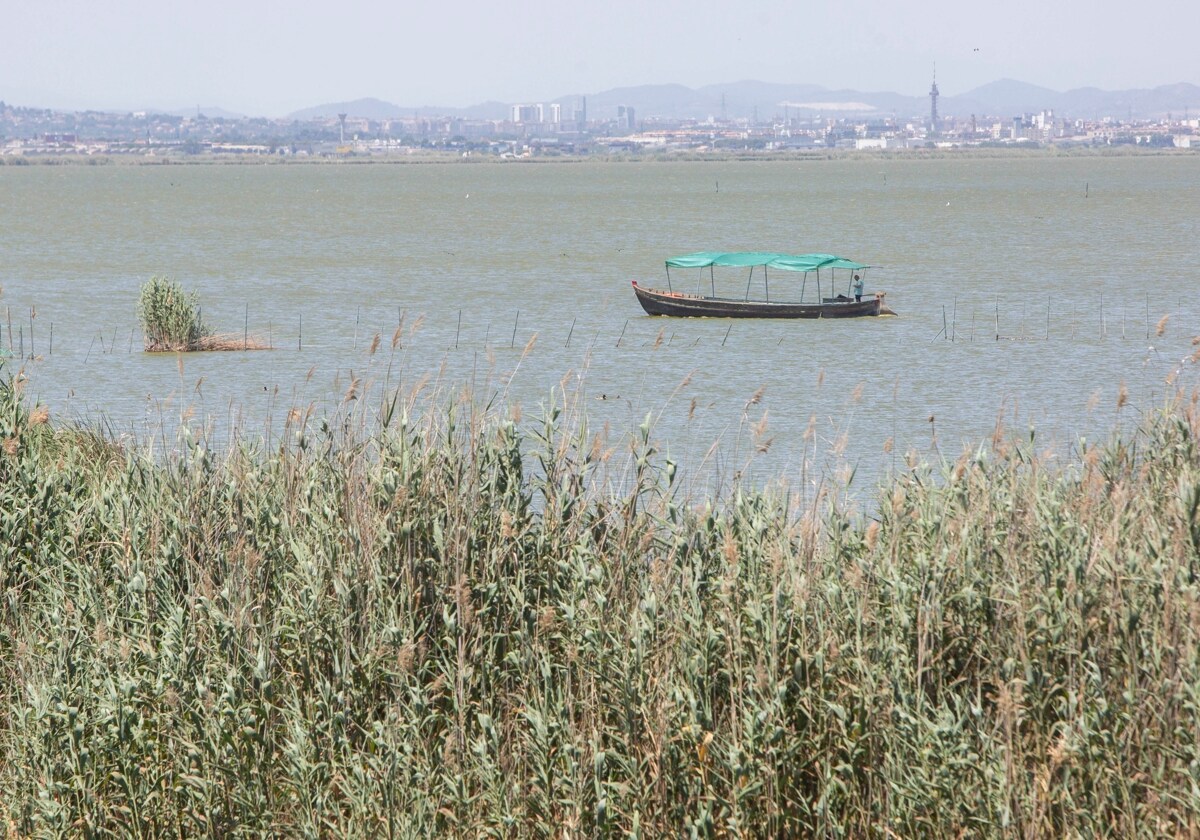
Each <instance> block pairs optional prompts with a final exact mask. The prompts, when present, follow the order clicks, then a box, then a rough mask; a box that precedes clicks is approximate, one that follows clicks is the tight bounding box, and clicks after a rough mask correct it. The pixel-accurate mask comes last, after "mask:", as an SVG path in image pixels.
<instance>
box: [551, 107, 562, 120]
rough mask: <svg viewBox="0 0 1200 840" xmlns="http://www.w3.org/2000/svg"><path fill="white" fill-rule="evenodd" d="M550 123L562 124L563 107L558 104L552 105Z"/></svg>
mask: <svg viewBox="0 0 1200 840" xmlns="http://www.w3.org/2000/svg"><path fill="white" fill-rule="evenodd" d="M550 122H552V123H554V124H555V125H559V124H561V123H562V105H560V104H558V103H557V102H551V103H550Z"/></svg>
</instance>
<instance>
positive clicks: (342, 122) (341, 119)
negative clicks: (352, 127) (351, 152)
mask: <svg viewBox="0 0 1200 840" xmlns="http://www.w3.org/2000/svg"><path fill="white" fill-rule="evenodd" d="M338 124H339V125H338V137H339V139H340V142H341V145H343V146H345V145H346V115H345V114H338Z"/></svg>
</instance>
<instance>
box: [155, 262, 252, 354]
mask: <svg viewBox="0 0 1200 840" xmlns="http://www.w3.org/2000/svg"><path fill="white" fill-rule="evenodd" d="M137 314H138V320H139V321H140V322H141V324H142V339H143V343H144V345H145V348H146V352H147V353H193V352H201V351H208V350H266V349H267V347H268V346H267V345H266V344H263V343H262V341H260V340H259V339H258V338H255V337H251V336H250V335H249V334H243V335H240V336H239V335H234V334H231V333H230V334H218V333H216V332H215V331H214V330H213V328H212V327H211V326H209V325H208V324H206V323H204V320H203V319H202V318H201V314H200V299H199V296H198V295H197V294H196V293H195V292H185V291H184V290H183V286H181V285H180V284H179V283H177V282H176V281H174V280H172V279H171V278H170V277H162V276H158V275H156V276H154V277H151V278H150V279H149V280H148V281H147V282H146V283H145V284H143V286H142V291H141V294H140V295H139V296H138V302H137Z"/></svg>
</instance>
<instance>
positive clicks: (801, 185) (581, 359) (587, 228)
mask: <svg viewBox="0 0 1200 840" xmlns="http://www.w3.org/2000/svg"><path fill="white" fill-rule="evenodd" d="M1198 225H1200V156H1196V155H1192V156H1164V157H1100V156H1096V157H1065V158H1058V157H1051V156H1045V157H1041V156H1038V157H1015V156H1014V157H1011V158H996V159H930V160H924V159H854V160H832V161H770V162H719V163H718V162H711V163H706V162H669V163H650V162H643V163H615V162H613V163H603V162H591V163H570V164H568V163H561V164H545V165H527V164H469V163H462V164H421V165H387V164H371V165H336V164H329V165H246V166H234V165H217V166H169V165H164V166H103V167H89V166H61V167H59V166H29V167H15V166H6V167H0V284H2V286H3V296H2V297H0V316H2V317H3V318H4V320H3V322H2V323H0V326H2V327H3V336H2V337H0V342H2V343H3V345H4V346H5V347H7V346H9V342H10V341H11V342H12V345H13V349H14V350H16V351H19V350H20V343H21V341H22V340H23V341H24V344H25V352H26V355H29V354H30V352H31V350H32V353H33V354H34V355H35V356H36V358H34V359H33V360H27V361H25V363H24V366H25V373H26V375H27V376H28V377H29V388H30V392H31V393H32V394H33V395H35V396H36V397H37V398H39V399H40V400H42V401H44V402H46V403H47V404H48V405H49V406H50V408H51V410H52V412H53V413H54V415H55V416H57V417H58V418H59V419H67V420H84V421H88V422H95V421H97V420H98V419H100V418H105V419H106V420H107V422H108V423H110V424H111V426H112V428H113V429H115V430H116V431H117V432H126V431H127V432H129V433H132V434H134V435H136V436H138V437H140V438H143V439H144V438H145V437H146V436H147V435H148V434H150V433H154V432H157V433H158V434H159V435H160V437H161V438H163V439H169V438H170V437H171V434H170V433H171V431H172V429H173V428H174V426H175V425H177V424H178V422H179V417H180V414H181V412H182V411H185V410H190V411H191V413H192V418H193V419H192V421H191V422H192V423H193V424H199V425H201V426H204V427H206V428H208V429H209V434H210V436H211V437H212V439H213V440H215V441H222V440H227V439H228V435H229V433H230V429H232V428H238V429H241V430H242V432H243V433H245V432H247V431H248V432H250V433H253V434H261V433H262V432H263V430H265V429H268V428H270V429H272V434H274V433H276V431H277V428H278V424H279V420H280V419H281V417H282V416H283V415H284V414H286V409H287V407H289V406H291V405H297V406H301V407H303V406H307V405H310V404H313V405H315V408H316V411H317V413H318V414H322V413H329V412H332V411H334V410H336V408H337V405H338V403H339V402H340V400H341V398H342V395H343V393H344V391H345V390H346V388H347V387H348V384H349V382H350V381H351V379H352V378H359V379H360V380H362V382H363V383H364V384H366V383H373V384H374V390H373V391H372V393H375V394H378V392H379V389H380V387H381V386H382V385H383V384H384V383H385V381H386V382H388V383H391V384H395V383H396V382H398V381H399V382H402V383H405V384H412V383H414V382H416V381H418V380H419V379H420V378H421V377H422V376H424V375H427V374H428V375H430V376H432V377H434V378H435V380H436V382H437V383H439V385H440V387H441V388H442V389H443V390H444V391H454V390H456V389H458V388H460V387H461V386H463V385H464V384H471V383H474V388H475V391H476V393H477V394H481V395H484V396H487V395H491V394H505V395H506V396H507V397H509V398H511V399H513V400H515V401H517V402H519V403H520V404H521V405H522V406H523V407H524V416H525V418H526V420H529V419H530V418H531V417H533V416H535V415H536V414H537V410H538V406H539V404H540V403H543V402H545V401H546V400H547V399H549V397H550V395H551V393H552V391H553V390H554V389H555V388H556V387H558V385H559V383H560V381H561V380H563V378H564V376H568V375H569V374H570V375H573V377H574V378H573V379H571V380H569V381H571V382H573V383H574V384H573V385H572V387H573V388H574V387H575V386H576V385H579V384H580V382H581V387H582V392H581V393H582V395H583V405H584V406H585V407H586V410H587V414H588V417H589V418H590V422H591V425H592V426H593V427H596V428H599V427H601V426H602V425H603V424H608V425H609V427H610V429H611V433H612V435H613V436H614V437H619V436H620V435H623V434H625V433H627V432H629V431H630V430H632V429H634V428H636V427H637V425H639V424H640V423H641V421H642V420H643V419H644V417H645V415H646V414H647V413H648V412H653V413H654V415H655V417H656V427H655V428H656V432H655V437H656V439H657V441H658V443H659V446H660V448H661V449H662V450H664V451H667V452H669V453H670V455H671V457H672V458H674V459H676V460H678V461H680V462H681V463H682V464H683V465H684V466H685V468H687V469H689V470H690V471H691V473H692V474H693V475H694V476H699V477H702V478H703V479H704V480H705V481H707V480H709V478H711V477H713V476H716V477H722V476H723V477H728V475H730V474H731V473H732V472H733V471H734V470H739V469H746V470H749V472H750V474H751V475H752V476H755V477H757V478H759V479H762V480H765V479H766V478H768V477H770V476H775V475H780V476H783V477H786V478H789V479H792V480H796V479H799V478H800V477H801V474H802V472H803V471H804V470H808V471H809V472H808V473H805V474H804V475H805V480H811V476H812V475H814V474H818V473H821V474H826V473H828V472H829V471H830V470H837V469H840V468H844V467H846V466H849V467H853V468H856V469H857V470H858V478H857V479H856V484H857V485H858V486H860V487H861V486H864V485H865V486H867V487H869V486H870V484H871V483H872V481H873V479H874V478H875V477H877V476H878V475H880V474H882V473H884V472H886V471H887V470H888V469H890V468H892V467H893V466H895V465H896V464H897V460H896V459H897V457H898V456H899V455H900V454H901V453H904V452H905V451H907V450H913V451H915V452H916V453H917V454H918V455H919V456H920V457H923V458H926V459H930V460H936V459H937V458H938V457H939V456H940V455H945V456H948V457H951V458H952V457H955V456H957V455H958V454H959V453H960V452H961V450H962V447H963V445H964V443H966V444H971V443H978V442H979V441H981V440H983V439H986V438H988V437H989V436H990V435H991V433H992V430H993V428H994V427H995V424H996V421H997V418H998V417H1003V418H1004V420H1005V423H1006V425H1007V426H1009V427H1013V428H1016V429H1019V430H1027V429H1028V428H1030V427H1034V428H1036V429H1037V433H1038V436H1039V438H1040V439H1043V440H1045V441H1046V442H1047V445H1053V446H1055V448H1056V449H1058V451H1060V452H1062V453H1064V454H1066V453H1068V452H1069V451H1070V449H1071V447H1072V444H1073V442H1074V441H1076V440H1077V439H1078V437H1079V436H1082V435H1087V436H1089V437H1093V438H1094V437H1095V436H1098V435H1105V434H1107V433H1108V432H1109V431H1110V430H1111V429H1113V427H1114V425H1115V424H1116V423H1118V422H1119V421H1122V420H1123V421H1124V422H1131V421H1132V420H1133V419H1134V418H1135V416H1136V413H1137V412H1138V411H1140V410H1145V409H1148V408H1152V407H1154V406H1155V405H1158V404H1161V403H1162V401H1163V399H1164V395H1165V394H1166V393H1167V392H1168V388H1167V386H1166V384H1165V382H1166V379H1167V377H1168V376H1169V375H1171V374H1172V372H1175V371H1178V370H1180V369H1181V368H1182V370H1181V371H1180V373H1179V381H1180V382H1181V383H1182V384H1183V385H1184V386H1185V387H1189V388H1190V387H1192V386H1194V385H1196V384H1197V378H1198V376H1200V374H1198V373H1197V371H1195V370H1193V366H1192V365H1191V364H1190V363H1187V364H1182V363H1181V360H1182V359H1184V358H1185V357H1187V356H1189V355H1190V354H1191V353H1192V351H1193V349H1194V348H1193V347H1192V344H1191V341H1192V338H1193V336H1194V335H1196V334H1200V299H1198V296H1197V288H1198V287H1200V283H1198V282H1197V281H1198V279H1200V278H1198V274H1200V269H1198V266H1200V244H1198V243H1200V238H1198V236H1197V233H1198V229H1197V228H1198ZM698 250H772V251H784V252H807V251H822V252H831V253H835V254H839V255H842V256H845V257H849V258H852V259H855V260H858V261H861V262H866V263H870V264H872V265H873V266H877V267H876V268H873V269H871V270H870V271H869V272H867V274H866V281H867V293H868V294H869V293H872V292H875V291H879V290H886V291H887V301H888V304H889V305H890V306H891V307H892V308H893V309H895V310H896V311H897V312H898V313H899V316H898V317H895V318H879V319H854V320H847V321H836V320H835V321H759V322H751V321H725V320H679V319H661V318H659V319H656V318H650V317H647V316H645V315H644V314H643V313H642V311H641V309H640V308H639V307H638V305H637V303H636V302H635V300H634V297H633V294H632V292H631V290H630V286H629V281H630V280H631V279H634V278H637V279H639V280H641V281H642V282H646V283H652V284H654V285H663V284H665V274H664V271H663V261H664V259H665V258H666V257H669V256H673V255H677V254H682V253H687V252H690V251H698ZM726 271H727V272H730V273H726V274H722V273H720V272H718V275H717V280H718V283H722V282H724V284H725V288H727V289H728V290H729V291H730V293H732V294H741V293H744V291H745V283H746V276H745V274H744V273H742V271H741V270H732V269H728V270H726ZM154 274H166V275H170V276H172V277H174V278H176V279H177V280H179V281H181V282H182V283H183V284H184V285H185V287H187V288H189V289H194V290H195V291H197V292H198V293H199V296H200V300H201V305H202V307H203V314H204V318H205V320H206V321H208V322H209V323H211V324H212V325H214V326H215V327H216V328H217V329H218V330H219V331H221V332H225V333H231V334H235V335H237V336H241V335H242V334H243V331H244V330H245V329H247V328H248V330H249V332H250V333H251V334H252V335H255V336H258V337H260V338H261V339H262V340H264V341H269V342H270V343H272V344H273V346H274V347H275V350H274V351H273V352H249V353H243V352H233V353H211V354H195V355H189V356H186V357H185V358H184V359H183V362H182V373H181V368H180V365H179V363H178V360H177V359H176V358H175V357H173V356H164V355H150V354H145V353H142V352H140V344H141V337H140V334H139V333H138V332H137V331H136V315H135V303H136V299H137V295H138V290H139V287H140V285H141V284H142V283H143V282H144V281H145V280H146V279H147V278H149V277H150V276H151V275H154ZM671 280H672V283H673V284H674V285H675V288H677V289H680V288H682V289H685V290H688V289H694V287H695V285H696V284H698V283H699V282H700V276H699V272H696V271H692V272H683V271H680V272H672V275H671ZM847 281H848V278H841V282H847ZM703 282H704V284H705V285H707V283H708V279H707V275H705V277H704V280H703ZM756 282H757V281H756ZM788 282H789V278H788V277H786V276H785V275H784V274H783V273H782V272H777V273H773V274H772V276H771V292H772V295H773V296H775V295H778V296H780V297H783V296H785V295H787V296H793V295H794V291H793V290H791V289H789V288H788ZM810 282H811V279H810ZM808 294H809V295H812V294H813V289H812V288H811V286H810V287H809V288H808ZM31 308H33V309H36V315H35V316H34V318H33V319H32V323H31V319H30V310H31ZM1163 316H1169V317H1168V320H1167V322H1166V326H1165V332H1164V334H1163V335H1162V336H1158V335H1156V334H1155V332H1156V325H1157V324H1158V323H1159V321H1160V319H1162V318H1163ZM401 317H403V319H404V324H405V327H404V331H403V339H402V344H401V347H400V348H399V349H397V350H395V351H392V350H391V339H392V336H393V332H394V330H395V329H396V327H397V324H398V322H399V320H400V318H401ZM997 322H998V326H999V333H1000V335H1001V339H1000V340H996V333H997ZM944 325H945V328H944ZM51 331H53V345H52V346H51V343H50V340H51ZM31 333H32V337H31ZM376 333H379V334H381V336H382V349H380V350H379V351H378V352H377V353H376V354H375V355H374V356H371V355H370V354H369V346H370V344H371V340H372V337H373V336H374V335H375V334H376ZM947 333H949V335H950V338H952V339H953V340H947V337H946V336H947ZM535 336H536V341H535V342H534V344H533V346H532V348H531V349H529V350H528V352H527V353H525V354H522V351H523V349H524V348H526V346H527V345H528V344H529V342H530V340H531V339H532V338H534V337H535ZM131 351H132V352H131ZM12 368H13V363H12V362H10V363H8V366H7V368H6V371H7V372H11V370H12ZM689 376H690V379H688V377H689ZM685 379H686V380H687V383H686V385H682V387H681V384H682V383H684V382H685ZM1122 383H1124V385H1125V387H1126V388H1127V390H1128V394H1129V401H1130V404H1129V406H1127V407H1126V408H1125V409H1124V410H1123V412H1121V414H1120V416H1118V412H1117V408H1116V405H1117V394H1118V391H1119V389H1120V388H1121V385H1122ZM755 395H759V396H758V398H757V400H756V399H755ZM764 413H765V414H766V422H765V425H761V423H762V420H763V416H764ZM930 418H933V419H932V421H931V419H930ZM756 424H760V425H758V431H757V433H756V432H755V431H754V430H752V428H751V427H752V426H755V425H756ZM164 429H165V432H164ZM755 434H757V441H758V443H761V444H764V447H765V444H766V443H767V442H768V441H769V442H770V445H769V447H765V448H766V449H767V451H766V452H759V451H758V448H756V446H755V445H754V440H755ZM889 440H894V441H895V444H894V446H892V447H889V446H888V445H887V442H888V441H889ZM715 441H719V442H720V445H719V447H718V449H717V451H716V453H714V454H711V455H710V454H708V453H709V451H710V448H711V445H712V444H713V443H714V442H715Z"/></svg>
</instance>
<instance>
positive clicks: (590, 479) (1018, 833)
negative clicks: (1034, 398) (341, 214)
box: [0, 380, 1200, 837]
mask: <svg viewBox="0 0 1200 840" xmlns="http://www.w3.org/2000/svg"><path fill="white" fill-rule="evenodd" d="M505 412H507V409H503V408H501V409H493V410H491V411H485V410H482V409H480V408H479V407H478V406H476V405H475V404H473V403H472V402H471V401H470V400H469V399H464V400H446V401H444V402H443V403H442V404H440V405H432V406H426V407H425V408H424V409H423V410H421V409H419V407H418V406H417V404H416V401H415V398H411V399H410V398H404V399H397V400H396V401H394V402H393V403H391V404H390V408H389V410H388V411H386V412H384V414H383V416H382V417H381V418H380V419H379V420H378V422H377V424H375V425H374V426H372V427H370V430H369V433H368V432H365V431H362V430H361V428H360V427H356V426H355V425H354V424H351V423H346V422H340V421H339V420H338V419H331V420H329V421H313V420H312V419H310V418H308V417H306V416H304V415H296V416H294V417H293V418H292V420H291V422H290V425H289V430H288V432H289V435H288V440H289V443H288V444H287V445H286V446H282V447H280V448H278V449H274V450H271V451H265V450H263V449H262V448H255V447H253V446H249V445H242V446H239V447H237V448H235V449H233V450H232V451H230V452H228V453H224V454H221V455H216V454H214V453H212V452H210V451H208V450H206V449H205V448H204V446H203V445H201V444H200V443H198V442H196V441H192V440H189V439H188V438H186V437H185V438H184V440H183V445H182V449H181V452H180V453H179V454H178V455H176V456H174V457H168V458H165V459H162V458H159V459H151V458H149V457H147V456H146V454H145V453H143V452H140V451H138V450H137V449H136V447H126V448H122V447H120V446H117V445H115V444H114V443H113V442H112V441H110V440H108V439H105V438H104V437H103V436H101V435H99V434H97V433H94V432H90V431H87V430H79V429H71V428H65V427H58V426H56V425H55V424H52V423H50V422H48V418H47V416H46V412H45V410H44V408H41V407H38V406H35V405H29V404H28V403H27V402H26V401H25V400H24V399H23V398H22V397H21V395H20V394H19V387H17V386H16V385H15V384H14V383H13V382H12V381H11V380H9V381H7V382H5V383H4V384H3V385H2V386H0V441H2V443H3V449H2V450H0V667H2V668H3V669H4V673H3V677H2V678H0V819H3V820H4V823H5V824H6V825H7V827H8V830H9V831H10V833H13V834H16V835H35V836H60V835H70V836H86V837H96V836H101V835H105V836H107V835H114V834H115V835H130V834H136V835H139V836H142V835H144V836H167V835H170V836H222V837H229V836H246V837H263V836H279V835H285V836H301V837H334V836H336V837H366V836H371V837H376V836H385V837H418V836H422V837H423V836H428V835H431V834H433V835H442V836H470V837H482V836H497V837H541V836H545V837H550V836H554V837H584V836H588V837H591V836H648V837H655V836H696V837H714V836H821V837H843V836H845V837H896V836H900V837H912V836H993V837H1045V836H1055V837H1058V836H1077V837H1083V836H1087V837H1092V836H1110V837H1132V836H1147V837H1148V836H1155V837H1161V836H1196V835H1197V834H1198V833H1200V738H1198V733H1200V650H1198V649H1197V635H1198V633H1200V582H1198V581H1197V573H1198V571H1200V451H1198V448H1197V440H1198V432H1200V410H1198V409H1197V405H1196V402H1195V400H1194V399H1192V400H1187V401H1185V400H1182V399H1181V400H1179V401H1177V402H1176V403H1174V404H1172V405H1171V406H1169V407H1167V408H1166V409H1165V410H1163V411H1162V412H1160V413H1158V414H1156V415H1155V416H1153V417H1149V418H1147V420H1146V422H1145V424H1144V426H1143V427H1142V428H1141V429H1140V430H1139V431H1138V432H1137V433H1136V434H1132V435H1127V436H1126V437H1125V438H1124V439H1114V440H1113V441H1111V442H1110V443H1107V444H1105V445H1103V446H1089V447H1087V448H1086V449H1085V450H1084V451H1082V452H1081V453H1079V457H1078V458H1077V459H1076V460H1074V461H1073V462H1072V463H1071V464H1069V465H1067V466H1065V467H1063V466H1052V465H1051V463H1052V462H1048V461H1047V460H1046V459H1044V458H1043V457H1042V456H1040V455H1038V454H1037V453H1036V450H1035V446H1034V441H1033V440H1032V439H1028V438H1026V439H1015V438H1012V437H1009V436H1007V435H998V436H997V438H996V440H995V441H994V442H993V443H992V444H991V445H989V446H987V447H985V448H981V449H980V450H979V451H978V452H975V453H970V454H968V455H964V456H963V457H962V458H961V459H959V460H958V461H957V462H954V463H948V464H945V465H942V466H940V467H938V468H935V469H930V468H926V467H922V466H919V465H918V466H913V467H912V468H911V469H909V470H908V471H906V472H905V473H904V474H902V475H899V476H897V477H895V478H894V479H893V480H890V481H889V483H888V484H887V485H886V486H884V487H882V488H881V489H880V492H879V499H878V504H877V506H876V507H877V512H876V513H875V514H873V515H871V516H866V515H863V514H860V513H854V512H852V511H851V510H850V509H848V508H847V507H846V504H845V497H844V496H843V495H842V494H841V493H838V492H829V493H822V494H819V495H818V497H817V498H816V500H815V501H811V502H807V503H805V504H804V505H803V506H800V505H798V504H797V503H796V498H797V495H798V494H796V493H790V492H789V491H788V490H787V489H786V488H774V489H769V490H754V489H749V488H738V487H733V488H731V490H730V492H728V493H727V494H723V497H722V498H723V501H720V502H715V501H713V500H711V499H708V500H706V499H703V498H688V497H686V496H685V495H683V493H682V492H681V491H680V489H679V488H678V487H677V486H676V481H675V469H674V465H673V464H671V463H670V462H669V461H667V460H666V459H665V458H663V457H661V456H660V455H659V454H658V453H657V452H656V451H655V448H654V445H653V435H652V430H651V428H650V424H649V422H647V424H646V425H644V426H643V427H642V428H641V429H640V430H639V432H638V433H637V434H636V435H635V436H634V439H633V440H632V442H631V444H630V446H629V448H628V449H625V448H624V447H623V446H622V447H620V448H618V449H617V451H615V452H614V451H613V449H611V448H609V447H608V444H607V443H606V442H605V441H604V440H603V439H601V438H599V437H597V436H596V435H594V434H592V432H591V431H590V430H589V428H588V426H587V422H586V417H585V416H584V415H583V413H582V412H581V411H580V410H579V409H578V407H577V406H575V405H568V406H567V407H566V410H565V411H564V410H562V409H561V408H556V407H554V406H550V407H549V408H547V409H546V410H545V412H544V415H543V416H542V417H541V418H539V419H538V420H536V421H533V422H525V423H522V422H520V421H518V420H517V419H515V418H514V417H513V416H512V414H511V413H505ZM356 429H359V430H358V431H356Z"/></svg>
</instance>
